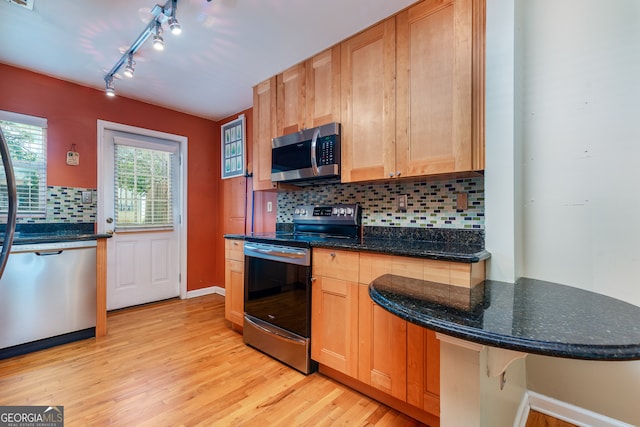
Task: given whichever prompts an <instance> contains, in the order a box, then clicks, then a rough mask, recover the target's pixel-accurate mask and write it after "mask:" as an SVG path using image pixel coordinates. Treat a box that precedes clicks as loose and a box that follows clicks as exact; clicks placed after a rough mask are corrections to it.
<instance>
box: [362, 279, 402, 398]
mask: <svg viewBox="0 0 640 427" xmlns="http://www.w3.org/2000/svg"><path fill="white" fill-rule="evenodd" d="M358 292H359V295H358V309H359V313H358V344H359V345H358V350H359V351H358V379H359V380H360V381H362V382H363V383H365V384H368V385H370V386H372V387H375V388H377V389H378V390H381V391H384V392H385V393H387V394H390V395H391V396H393V397H395V398H397V399H400V400H405V399H406V397H407V322H406V321H405V320H403V319H401V318H399V317H398V316H395V315H393V314H391V313H389V312H388V311H387V310H385V309H383V308H382V307H380V306H379V305H378V304H376V303H374V302H373V301H372V300H371V298H369V285H367V284H362V283H361V284H360V285H359V286H358Z"/></svg>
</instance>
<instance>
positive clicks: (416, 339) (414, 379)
mask: <svg viewBox="0 0 640 427" xmlns="http://www.w3.org/2000/svg"><path fill="white" fill-rule="evenodd" d="M407 403H409V404H410V405H413V406H416V407H418V408H420V409H422V410H424V411H427V412H429V413H431V414H434V415H437V416H440V341H439V340H438V339H437V338H436V333H435V332H434V331H432V330H430V329H426V328H423V327H421V326H418V325H414V324H413V323H407Z"/></svg>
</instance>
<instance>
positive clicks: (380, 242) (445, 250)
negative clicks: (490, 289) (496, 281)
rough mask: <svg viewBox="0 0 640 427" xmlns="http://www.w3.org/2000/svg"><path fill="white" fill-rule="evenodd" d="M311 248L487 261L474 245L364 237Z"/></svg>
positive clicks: (326, 243) (487, 256)
mask: <svg viewBox="0 0 640 427" xmlns="http://www.w3.org/2000/svg"><path fill="white" fill-rule="evenodd" d="M311 246H312V247H319V248H333V249H346V250H357V251H365V252H377V253H383V254H389V255H400V256H413V257H420V258H428V259H434V260H442V261H455V262H464V263H473V262H478V261H482V260H485V259H488V258H489V257H490V254H489V252H487V251H486V250H485V249H482V248H481V247H478V246H472V245H465V244H461V243H453V242H430V241H424V240H399V239H385V238H375V237H364V238H362V239H359V240H354V241H352V240H350V239H334V240H326V241H318V242H311Z"/></svg>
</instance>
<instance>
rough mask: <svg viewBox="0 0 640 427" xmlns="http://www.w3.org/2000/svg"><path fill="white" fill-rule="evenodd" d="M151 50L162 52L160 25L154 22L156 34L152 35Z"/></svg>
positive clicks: (162, 43)
mask: <svg viewBox="0 0 640 427" xmlns="http://www.w3.org/2000/svg"><path fill="white" fill-rule="evenodd" d="M153 48H154V49H155V50H164V39H163V38H162V24H160V22H158V21H156V33H155V34H154V35H153Z"/></svg>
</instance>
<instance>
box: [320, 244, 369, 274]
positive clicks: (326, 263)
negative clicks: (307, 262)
mask: <svg viewBox="0 0 640 427" xmlns="http://www.w3.org/2000/svg"><path fill="white" fill-rule="evenodd" d="M359 258H360V255H359V254H358V252H350V251H336V250H333V249H322V248H318V249H314V250H313V263H312V264H313V275H314V276H323V277H331V278H334V279H342V280H347V281H351V282H357V281H358V267H359V265H358V262H359Z"/></svg>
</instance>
